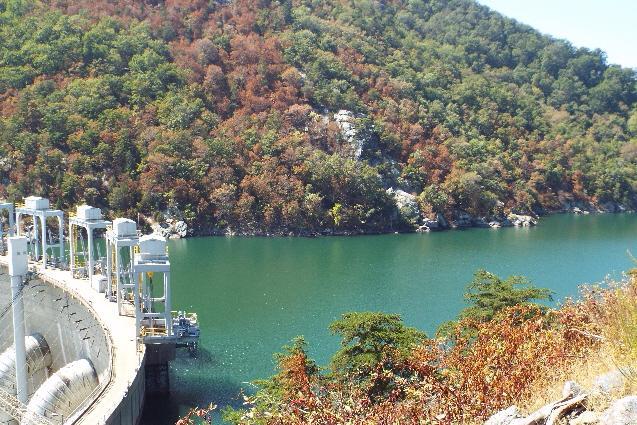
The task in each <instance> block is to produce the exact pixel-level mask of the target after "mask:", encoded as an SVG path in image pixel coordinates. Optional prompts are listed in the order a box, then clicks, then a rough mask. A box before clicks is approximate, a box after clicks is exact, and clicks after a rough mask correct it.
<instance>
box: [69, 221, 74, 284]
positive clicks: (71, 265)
mask: <svg viewBox="0 0 637 425" xmlns="http://www.w3.org/2000/svg"><path fill="white" fill-rule="evenodd" d="M74 237H75V235H74V234H73V223H71V222H69V244H70V245H69V253H70V256H71V258H70V261H69V263H70V269H71V276H73V277H75V240H74V239H73V238H74Z"/></svg>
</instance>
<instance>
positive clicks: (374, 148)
mask: <svg viewBox="0 0 637 425" xmlns="http://www.w3.org/2000/svg"><path fill="white" fill-rule="evenodd" d="M0 10H1V13H0V22H1V28H0V93H1V95H0V196H3V195H5V196H7V197H9V198H11V199H14V200H16V199H18V198H20V197H21V196H23V195H26V194H30V193H33V192H37V193H39V194H42V195H48V196H50V197H51V198H52V199H53V201H54V202H55V203H56V204H57V205H58V206H59V207H62V208H70V207H72V206H73V205H75V204H77V203H79V202H81V201H83V200H85V201H87V202H88V203H91V204H94V205H96V206H99V207H102V208H105V209H107V210H108V211H109V212H110V213H111V214H112V215H120V214H125V215H129V216H134V214H136V213H138V212H139V213H142V214H143V215H145V216H146V217H148V218H150V219H155V220H162V219H163V218H165V214H168V215H171V216H177V217H181V218H183V219H184V220H186V221H187V222H188V223H189V225H190V226H191V228H193V229H194V231H195V232H197V233H200V234H204V233H212V232H225V231H228V229H231V230H232V231H235V232H240V233H246V234H254V233H258V234H266V233H267V234H282V233H295V234H302V233H303V234H306V233H313V232H324V231H329V232H376V231H390V230H406V229H413V228H415V227H416V226H417V225H418V224H420V223H421V222H422V219H423V218H426V217H430V218H433V217H434V216H436V214H437V213H441V214H443V215H444V216H445V217H446V219H447V220H453V219H454V217H455V216H457V215H458V214H460V213H461V212H465V213H468V214H470V215H472V216H474V217H483V216H484V217H487V218H488V217H494V216H498V215H502V214H504V213H506V212H509V211H516V212H522V213H524V212H531V211H535V212H542V211H551V210H558V209H562V208H564V207H565V206H567V207H568V206H569V205H581V206H583V207H590V206H592V205H595V206H600V207H602V208H605V209H610V210H612V209H615V207H616V206H617V205H620V204H621V205H623V206H625V207H627V208H634V207H635V206H637V197H636V196H635V194H636V192H635V190H636V188H637V109H636V101H637V93H636V78H635V73H634V71H632V70H628V69H623V68H621V67H618V66H615V65H609V64H608V63H607V62H606V59H605V55H604V53H603V52H601V51H590V50H587V49H576V48H574V47H573V46H571V45H570V44H569V43H567V42H564V41H558V40H553V39H551V38H549V37H546V36H543V35H541V34H539V33H538V32H537V31H535V30H533V29H532V28H530V27H527V26H524V25H521V24H519V23H516V22H515V21H513V20H510V19H507V18H504V17H502V16H501V15H499V14H497V13H494V12H492V11H490V10H489V9H487V8H485V7H483V6H480V5H478V4H477V3H475V2H474V1H472V0H384V1H382V0H321V1H318V0H281V1H274V0H270V1H268V0H234V1H227V2H214V1H203V0H196V1H186V0H174V1H165V2H162V1H157V0H155V1H150V0H149V1H145V2H144V1H133V0H128V1H118V2H112V1H108V0H91V1H87V0H57V1H56V0H51V1H42V2H37V1H29V0H2V1H0ZM390 188H392V189H393V190H390V191H388V189H390ZM401 191H404V192H406V193H405V194H403V195H401V196H402V198H401V199H402V201H400V202H398V204H399V205H400V207H402V208H399V207H398V206H397V202H396V195H395V193H397V192H398V193H400V194H402V192H401ZM410 195H415V198H414V199H413V200H415V201H416V202H417V213H416V214H414V208H413V206H414V205H413V204H415V202H411V203H410Z"/></svg>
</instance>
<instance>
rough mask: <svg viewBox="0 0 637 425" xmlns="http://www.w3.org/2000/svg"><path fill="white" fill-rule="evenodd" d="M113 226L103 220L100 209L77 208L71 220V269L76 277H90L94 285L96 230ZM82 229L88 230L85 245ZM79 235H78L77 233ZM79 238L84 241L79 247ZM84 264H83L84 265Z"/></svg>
mask: <svg viewBox="0 0 637 425" xmlns="http://www.w3.org/2000/svg"><path fill="white" fill-rule="evenodd" d="M110 224H111V222H110V221H107V220H103V219H102V211H101V210H100V209H99V208H95V207H91V206H89V205H80V206H78V207H77V213H76V215H75V216H72V217H70V218H69V241H70V268H71V273H73V276H75V277H85V276H86V277H88V279H89V282H90V283H91V285H93V273H94V272H95V240H94V237H95V233H94V232H95V230H96V229H106V228H107V227H108V226H109V225H110ZM81 229H84V230H86V235H87V239H88V241H87V242H88V243H87V244H86V245H84V243H83V241H84V237H83V235H82V234H81ZM76 230H77V233H78V234H76V232H75V231H76ZM78 236H80V240H81V241H82V243H81V245H82V246H78ZM82 263H83V264H82Z"/></svg>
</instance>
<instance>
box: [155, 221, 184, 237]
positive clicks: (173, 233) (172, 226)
mask: <svg viewBox="0 0 637 425" xmlns="http://www.w3.org/2000/svg"><path fill="white" fill-rule="evenodd" d="M151 227H152V229H153V232H155V233H158V234H160V235H162V236H163V237H165V238H168V239H180V238H185V237H186V236H187V235H188V225H187V224H186V222H185V221H182V220H173V219H171V218H169V219H166V221H165V222H163V223H155V224H153V225H152V226H151Z"/></svg>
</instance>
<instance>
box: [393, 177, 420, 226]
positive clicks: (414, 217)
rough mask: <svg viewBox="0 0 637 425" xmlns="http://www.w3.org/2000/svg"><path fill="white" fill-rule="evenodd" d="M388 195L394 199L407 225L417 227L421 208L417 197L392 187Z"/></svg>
mask: <svg viewBox="0 0 637 425" xmlns="http://www.w3.org/2000/svg"><path fill="white" fill-rule="evenodd" d="M387 194H388V195H389V196H391V197H393V198H394V202H395V203H396V207H397V208H398V213H399V214H400V217H401V218H402V219H403V220H404V221H405V222H406V223H409V224H411V225H412V226H416V225H417V223H418V221H419V220H420V207H419V206H418V201H416V196H415V195H412V194H411V193H407V192H405V191H404V190H401V189H394V188H392V187H390V188H389V189H387Z"/></svg>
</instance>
